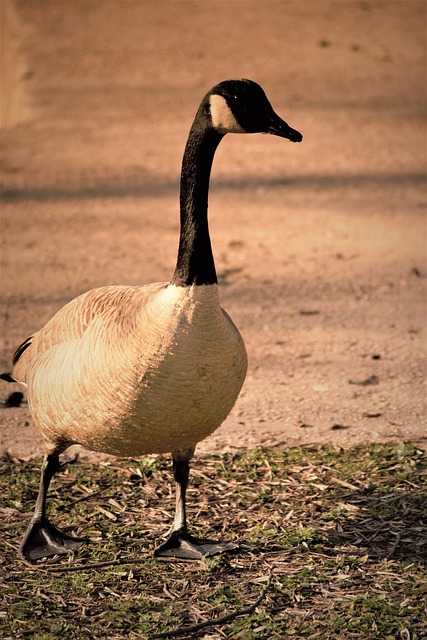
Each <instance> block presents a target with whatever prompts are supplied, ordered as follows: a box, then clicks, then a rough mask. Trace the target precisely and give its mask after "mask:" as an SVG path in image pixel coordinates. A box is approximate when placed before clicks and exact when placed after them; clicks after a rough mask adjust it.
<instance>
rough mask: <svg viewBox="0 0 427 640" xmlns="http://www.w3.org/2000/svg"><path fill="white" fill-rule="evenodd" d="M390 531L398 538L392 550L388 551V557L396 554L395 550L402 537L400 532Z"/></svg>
mask: <svg viewBox="0 0 427 640" xmlns="http://www.w3.org/2000/svg"><path fill="white" fill-rule="evenodd" d="M390 533H392V534H393V535H394V536H396V539H395V541H394V543H393V546H392V547H391V549H390V551H389V552H388V553H387V555H386V558H391V557H392V556H394V552H395V551H396V549H397V547H398V546H399V543H400V538H401V535H400V533H395V532H394V531H390Z"/></svg>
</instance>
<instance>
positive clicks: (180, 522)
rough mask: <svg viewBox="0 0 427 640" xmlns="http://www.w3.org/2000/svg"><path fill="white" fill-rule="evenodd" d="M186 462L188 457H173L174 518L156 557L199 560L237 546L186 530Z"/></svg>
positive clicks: (187, 469) (156, 551)
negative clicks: (191, 533)
mask: <svg viewBox="0 0 427 640" xmlns="http://www.w3.org/2000/svg"><path fill="white" fill-rule="evenodd" d="M190 457H191V456H190ZM188 462H189V460H188V459H186V460H182V459H180V458H177V457H175V456H174V458H173V473H174V478H175V483H176V508H175V519H174V523H173V525H172V528H171V530H170V531H169V533H168V535H167V538H166V540H165V542H163V543H162V544H161V545H160V546H158V547H157V549H156V550H155V551H154V555H155V556H156V557H160V558H183V559H186V560H200V559H201V558H203V557H204V556H213V555H216V554H218V553H223V552H224V551H232V550H233V549H237V548H238V545H237V544H235V543H234V542H214V541H213V540H205V539H200V538H195V537H194V536H192V535H190V533H189V532H188V529H187V517H186V510H185V502H186V499H185V496H186V490H187V484H188V476H189V472H190V467H189V464H188Z"/></svg>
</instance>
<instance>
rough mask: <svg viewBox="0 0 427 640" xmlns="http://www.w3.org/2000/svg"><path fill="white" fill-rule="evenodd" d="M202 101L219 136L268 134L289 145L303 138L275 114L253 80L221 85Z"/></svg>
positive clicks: (222, 83) (225, 82) (226, 81)
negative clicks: (287, 141) (284, 140)
mask: <svg viewBox="0 0 427 640" xmlns="http://www.w3.org/2000/svg"><path fill="white" fill-rule="evenodd" d="M205 101H207V102H208V104H209V110H210V118H211V122H212V126H213V127H214V129H216V130H217V131H218V133H221V134H225V133H271V134H273V135H275V136H280V137H281V138H287V139H288V140H291V141H292V142H301V140H302V135H301V134H300V133H299V132H298V131H296V130H295V129H292V128H291V127H290V126H289V125H288V124H287V123H286V122H285V121H284V120H282V119H281V118H280V117H279V116H278V115H277V114H276V113H275V112H274V110H273V107H272V106H271V104H270V102H269V100H268V98H267V96H266V95H265V93H264V91H263V89H262V88H261V87H260V86H259V84H257V83H256V82H253V81H252V80H244V79H241V80H225V81H224V82H220V83H219V84H217V85H216V86H215V87H213V88H212V89H211V90H210V91H209V93H208V94H207V95H206V97H205ZM205 101H204V102H205Z"/></svg>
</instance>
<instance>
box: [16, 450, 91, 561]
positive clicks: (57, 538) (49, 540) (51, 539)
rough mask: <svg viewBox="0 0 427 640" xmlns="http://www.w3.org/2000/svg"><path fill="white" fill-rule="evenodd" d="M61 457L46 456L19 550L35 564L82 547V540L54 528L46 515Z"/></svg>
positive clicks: (23, 556)
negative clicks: (49, 495)
mask: <svg viewBox="0 0 427 640" xmlns="http://www.w3.org/2000/svg"><path fill="white" fill-rule="evenodd" d="M59 466H60V465H59V456H58V455H57V454H51V455H46V457H45V459H44V462H43V466H42V469H41V479H40V488H39V494H38V496H37V501H36V506H35V509H34V515H33V517H32V519H31V522H30V525H29V527H28V529H27V531H26V533H25V536H24V538H23V540H22V542H21V546H20V548H19V555H20V556H21V558H22V559H23V560H27V561H28V562H33V561H34V560H38V559H39V558H45V557H48V556H53V555H56V554H64V553H69V552H70V551H74V550H75V549H77V548H78V547H80V546H81V545H82V544H83V542H85V541H84V540H83V539H81V538H73V537H72V536H69V535H67V534H66V533H63V532H62V531H60V530H59V529H57V528H56V527H54V526H53V525H52V524H51V523H50V522H49V520H48V518H47V515H46V500H47V492H48V489H49V484H50V481H51V480H52V478H53V476H54V475H55V473H56V472H57V471H58V469H59Z"/></svg>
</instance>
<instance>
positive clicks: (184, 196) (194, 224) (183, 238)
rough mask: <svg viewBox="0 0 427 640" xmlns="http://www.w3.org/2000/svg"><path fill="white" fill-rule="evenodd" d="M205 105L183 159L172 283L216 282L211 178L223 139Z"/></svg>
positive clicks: (198, 115) (197, 116) (189, 137)
mask: <svg viewBox="0 0 427 640" xmlns="http://www.w3.org/2000/svg"><path fill="white" fill-rule="evenodd" d="M222 137H223V136H222V135H221V134H219V133H218V132H217V131H215V129H213V128H212V125H211V124H210V122H209V119H208V117H207V116H206V115H205V113H204V110H203V107H201V108H200V109H199V111H198V113H197V115H196V118H195V119H194V122H193V125H192V127H191V130H190V134H189V136H188V140H187V145H186V147H185V152H184V157H183V160H182V171H181V194H180V211H181V226H180V237H179V248H178V259H177V263H176V268H175V273H174V275H173V278H172V283H173V284H175V285H178V286H190V285H192V284H198V285H202V284H216V282H217V277H216V271H215V263H214V259H213V254H212V247H211V241H210V237H209V227H208V191H209V178H210V173H211V168H212V162H213V158H214V154H215V151H216V148H217V146H218V144H219V143H220V141H221V139H222Z"/></svg>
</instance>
